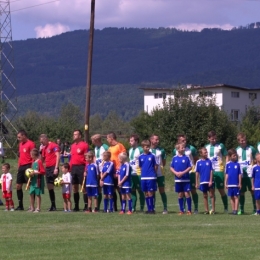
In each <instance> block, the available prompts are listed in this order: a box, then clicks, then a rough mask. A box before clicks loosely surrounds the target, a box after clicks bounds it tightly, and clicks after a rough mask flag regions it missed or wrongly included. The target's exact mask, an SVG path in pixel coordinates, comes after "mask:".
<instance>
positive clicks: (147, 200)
mask: <svg viewBox="0 0 260 260" xmlns="http://www.w3.org/2000/svg"><path fill="white" fill-rule="evenodd" d="M145 202H146V206H147V210H148V211H149V198H148V197H146V198H145Z"/></svg>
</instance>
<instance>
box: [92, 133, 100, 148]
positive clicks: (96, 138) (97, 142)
mask: <svg viewBox="0 0 260 260" xmlns="http://www.w3.org/2000/svg"><path fill="white" fill-rule="evenodd" d="M91 142H92V144H94V145H96V146H97V145H101V144H102V141H101V135H100V134H95V135H92V136H91Z"/></svg>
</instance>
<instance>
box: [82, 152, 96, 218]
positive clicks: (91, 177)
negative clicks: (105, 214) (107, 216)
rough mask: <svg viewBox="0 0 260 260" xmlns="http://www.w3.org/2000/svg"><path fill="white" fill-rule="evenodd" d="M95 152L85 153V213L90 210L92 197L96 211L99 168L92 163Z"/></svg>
mask: <svg viewBox="0 0 260 260" xmlns="http://www.w3.org/2000/svg"><path fill="white" fill-rule="evenodd" d="M94 159H95V154H94V153H93V152H91V151H90V152H88V153H87V154H86V161H87V163H88V164H87V166H86V176H87V181H86V189H87V194H88V209H87V210H86V211H85V212H86V213H91V212H92V198H93V200H94V206H95V208H94V211H93V212H95V213H96V212H98V180H99V170H98V165H97V164H96V163H94Z"/></svg>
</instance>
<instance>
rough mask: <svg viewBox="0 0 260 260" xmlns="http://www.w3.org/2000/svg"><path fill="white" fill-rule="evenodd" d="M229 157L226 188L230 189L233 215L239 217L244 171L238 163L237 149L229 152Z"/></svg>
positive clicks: (226, 170) (229, 194)
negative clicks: (239, 199) (239, 201)
mask: <svg viewBox="0 0 260 260" xmlns="http://www.w3.org/2000/svg"><path fill="white" fill-rule="evenodd" d="M228 157H229V159H230V161H229V162H227V163H226V169H225V172H226V177H225V187H226V189H228V196H229V197H230V202H231V208H232V214H233V215H237V212H238V197H239V193H240V191H239V190H240V188H241V175H242V169H241V166H240V164H239V163H238V162H237V159H238V156H237V151H236V150H235V149H230V150H228Z"/></svg>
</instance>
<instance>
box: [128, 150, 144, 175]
mask: <svg viewBox="0 0 260 260" xmlns="http://www.w3.org/2000/svg"><path fill="white" fill-rule="evenodd" d="M142 153H143V148H142V147H141V146H138V147H136V148H133V147H132V148H130V149H129V160H130V161H129V164H130V166H131V168H132V173H131V174H132V175H141V169H140V167H139V160H138V158H139V156H140V155H141V154H142Z"/></svg>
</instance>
